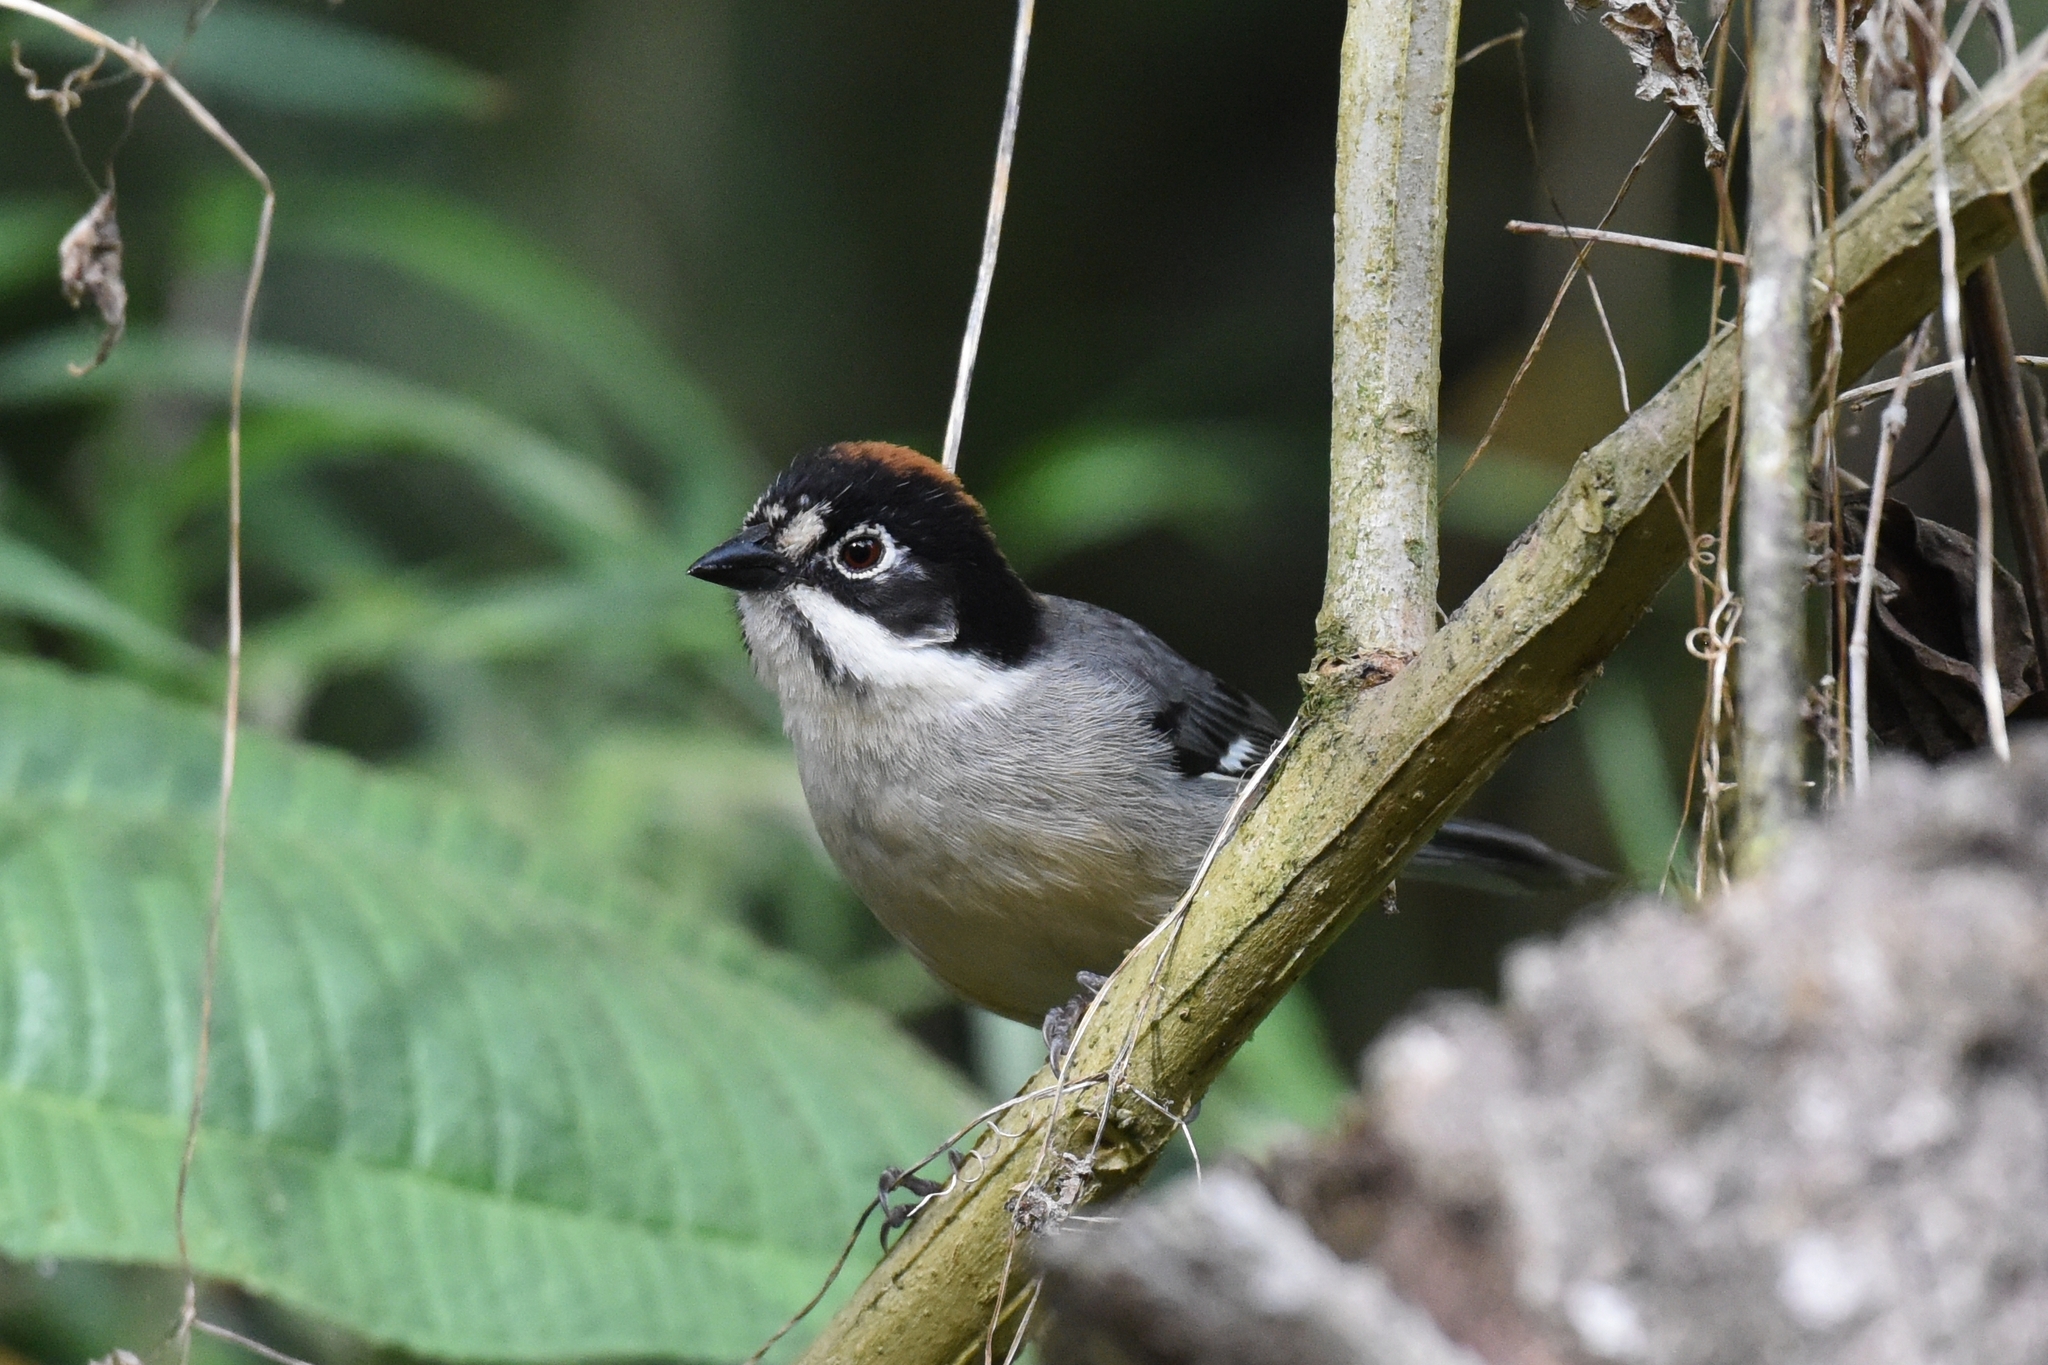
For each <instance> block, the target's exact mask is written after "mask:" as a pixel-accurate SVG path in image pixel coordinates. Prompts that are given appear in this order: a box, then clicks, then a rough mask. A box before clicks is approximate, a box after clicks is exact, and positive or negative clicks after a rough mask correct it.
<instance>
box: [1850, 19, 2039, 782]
mask: <svg viewBox="0 0 2048 1365" xmlns="http://www.w3.org/2000/svg"><path fill="white" fill-rule="evenodd" d="M1935 52H1936V54H1937V58H1938V59H1937V60H1936V62H1935V64H1934V71H1933V73H1932V74H1931V75H1929V77H1928V78H1927V141H1928V142H1929V143H1930V144H1931V145H1932V147H1933V153H1932V155H1933V158H1934V169H1933V199H1934V222H1935V230H1936V232H1937V233H1938V234H1939V236H1940V241H1941V327H1942V338H1943V340H1945V341H1946V342H1947V343H1948V367H1949V377H1950V379H1951V380H1952V381H1953V382H1954V384H1955V390H1956V413H1957V415H1958V416H1959V417H1960V418H1961V419H1962V424H1963V441H1964V444H1965V445H1966V446H1967V447H1968V448H1969V452H1970V486H1971V491H1972V492H1973V493H1974V494H1975V495H1976V500H1977V581H1976V590H1977V591H1976V608H1977V613H1976V615H1977V688H1978V692H1979V694H1980V695H1981V696H1982V697H1983V700H1984V729H1985V733H1986V734H1987V735H1988V736H1989V737H1990V740H1991V750H1992V752H1993V753H1995V754H1997V755H1998V756H1999V758H2000V759H2003V760H2006V761H2010V760H2011V758H2012V744H2011V741H2010V740H2008V739H2007V737H2006V732H2005V692H2004V689H2003V688H2002V687H2001V686H2000V685H1999V678H1998V641H1997V634H1996V630H1995V628H1994V621H1993V615H1992V575H1993V574H1994V573H1995V572H1996V565H1995V564H1994V562H1993V560H1992V557H1991V546H1992V534H1993V530H1992V528H1993V522H1992V511H1991V466H1990V462H1989V460H1988V459H1987V458H1986V456H1985V454H1984V430H1983V427H1982V425H1981V423H1980V422H1979V420H1978V417H1977V399H1976V395H1974V394H1973V393H1971V392H1970V378H1969V371H1968V369H1967V368H1966V366H1965V363H1964V351H1963V291H1962V283H1961V281H1960V279H1959V278H1958V275H1957V268H1956V229H1955V222H1954V205H1953V203H1952V197H1951V190H1950V185H1949V174H1948V155H1947V150H1946V148H1945V147H1944V145H1943V142H1942V123H1943V113H1942V102H1943V99H1944V96H1945V95H1946V92H1947V89H1948V82H1949V75H1950V68H1951V64H1952V61H1953V58H1952V56H1951V53H1950V49H1949V47H1948V46H1947V45H1946V44H1940V45H1937V46H1936V47H1935ZM1873 515H1875V512H1873Z"/></svg>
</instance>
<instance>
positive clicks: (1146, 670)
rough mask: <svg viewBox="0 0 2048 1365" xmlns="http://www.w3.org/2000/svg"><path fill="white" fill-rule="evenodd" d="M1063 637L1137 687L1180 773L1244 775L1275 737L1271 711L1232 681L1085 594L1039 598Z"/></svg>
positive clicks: (1277, 731) (1091, 661)
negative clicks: (1090, 600)
mask: <svg viewBox="0 0 2048 1365" xmlns="http://www.w3.org/2000/svg"><path fill="white" fill-rule="evenodd" d="M1044 601H1045V605H1046V608H1047V610H1048V611H1049V612H1050V613H1052V617H1053V620H1052V623H1051V624H1052V626H1053V629H1054V631H1055V633H1056V637H1057V638H1058V639H1059V640H1060V641H1061V643H1063V644H1070V645H1071V646H1072V647H1073V648H1075V649H1077V650H1083V651H1085V652H1086V654H1087V656H1088V663H1089V665H1090V666H1091V667H1096V668H1108V669H1111V670H1114V671H1115V672H1118V673H1120V674H1122V675H1124V677H1125V678H1127V679H1128V680H1130V681H1132V682H1135V683H1136V684H1137V685H1138V686H1139V688H1140V689H1142V691H1143V693H1144V695H1145V698H1146V705H1147V706H1148V708H1149V715H1148V718H1149V719H1150V721H1151V723H1152V728H1153V729H1154V730H1157V731H1158V732H1159V733H1160V734H1161V735H1163V736H1164V737H1165V738H1166V740H1167V743H1168V744H1169V745H1170V746H1171V748H1172V756H1173V765H1174V767H1175V768H1176V769H1177V770H1178V771H1179V772H1180V774H1181V776H1183V777H1210V776H1215V777H1243V776H1244V775H1245V774H1247V773H1249V772H1251V771H1252V770H1253V769H1255V768H1257V767H1258V766H1259V763H1260V761H1261V760H1263V759H1264V758H1265V756H1266V755H1267V753H1269V752H1270V751H1271V750H1272V748H1273V745H1274V744H1275V743H1276V742H1278V740H1279V738H1280V726H1279V724H1278V723H1277V722H1276V721H1274V719H1273V716H1272V713H1271V712H1269V711H1268V710H1266V708H1265V707H1263V706H1261V705H1259V704H1258V703H1257V702H1255V701H1253V700H1252V699H1251V698H1250V697H1248V696H1246V695H1245V694H1244V693H1243V692H1241V691H1239V690H1238V689H1237V688H1235V687H1232V686H1231V685H1230V684H1229V683H1227V682H1225V681H1223V679H1221V678H1219V677H1217V676H1216V675H1215V674H1213V673H1211V672H1209V671H1208V670H1207V669H1204V668H1197V667H1196V666H1195V665H1193V664H1191V663H1189V662H1188V661H1187V660H1186V659H1183V658H1182V657H1181V656H1180V655H1179V654H1177V653H1175V652H1174V650H1173V647H1172V646H1170V645H1168V644H1167V643H1166V642H1165V641H1164V640H1162V639H1160V638H1159V637H1158V636H1156V635H1154V634H1153V633H1152V632H1151V631H1149V630H1146V629H1145V628H1144V627H1143V626H1141V625H1139V624H1138V623H1137V622H1135V621H1131V620H1128V619H1126V618H1125V617H1122V616H1119V615H1117V614H1116V613H1115V612H1113V611H1108V610H1106V609H1104V608H1102V607H1095V606H1090V605H1089V604H1088V603H1086V602H1074V601H1070V600H1069V599H1067V598H1064V597H1047V598H1045V599H1044Z"/></svg>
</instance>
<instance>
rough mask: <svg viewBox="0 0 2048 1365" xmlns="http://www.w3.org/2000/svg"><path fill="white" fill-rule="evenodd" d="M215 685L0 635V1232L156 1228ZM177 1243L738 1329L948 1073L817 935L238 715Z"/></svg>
mask: <svg viewBox="0 0 2048 1365" xmlns="http://www.w3.org/2000/svg"><path fill="white" fill-rule="evenodd" d="M215 739H216V737H215V735H214V728H213V720H212V718H211V717H209V716H206V715H204V714H202V713H199V712H193V711H187V710H183V709H180V708H176V707H172V706H168V705H166V704H164V703H162V702H160V701H157V700H153V699H151V698H149V697H148V696H146V695H145V694H143V693H142V692H140V691H138V690H135V689H132V688H129V687H126V686H122V685H114V684H108V683H92V682H84V681H80V680H78V679H76V678H73V677H70V676H67V675H64V674H62V673H60V672H58V671H57V670H54V669H51V668H47V667H42V666H33V665H24V664H19V663H6V664H0V1252H4V1253H5V1254H7V1255H10V1256H15V1257H21V1258H34V1257H44V1256H50V1257H59V1258H78V1259H97V1260H110V1261H130V1262H147V1263H156V1264H165V1263H169V1262H170V1261H172V1259H173V1257H174V1247H173V1244H172V1238H171V1223H170V1212H171V1189H172V1182H173V1176H174V1173H175V1170H176V1165H177V1154H178V1146H179V1139H180V1135H181V1130H182V1127H183V1114H184V1106H185V1095H186V1088H187V1086H188V1084H189V1082H190V1077H191V1067H192V1055H193V1043H194V1032H195V1020H196V1018H197V1012H198V998H197V995H198V992H197V981H198V972H199V962H200V952H201V941H202V934H203V917H204V901H205V888H206V886H207V882H208V877H209V873H210V868H211V862H212V834H211V823H212V820H211V810H212V804H213V800H214V784H215V763H216V755H215ZM217 1011H218V1012H217V1015H216V1021H217V1032H216V1035H215V1036H216V1051H215V1054H214V1063H213V1066H214V1070H213V1084H212V1088H211V1090H210V1092H209V1096H208V1102H207V1110H206V1116H207V1117H206V1129H205V1134H204V1137H203V1139H202V1142H201V1145H200V1154H199V1161H198V1165H197V1168H196V1172H195V1176H194V1184H193V1189H192V1199H191V1207H190V1211H191V1220H192V1249H193V1257H194V1260H195V1262H196V1263H197V1265H198V1267H199V1269H200V1270H201V1272H202V1273H204V1274H206V1275H209V1276H215V1277H219V1278H222V1279H226V1280H230V1281H233V1282H235V1283H238V1284H241V1285H245V1286H247V1287H248V1288H249V1289H251V1290H253V1291H255V1292H257V1293H260V1294H264V1295H269V1296H272V1297H275V1298H276V1299H278V1300H280V1301H282V1302H285V1303H288V1304H291V1305H294V1306H296V1307H298V1308H301V1309H304V1310H307V1311H310V1312H312V1313H315V1314H318V1315H320V1316H323V1317H326V1318H328V1319H330V1320H332V1321H334V1322H337V1323H339V1324H341V1325H343V1326H345V1327H348V1328H350V1329H352V1330H353V1331H356V1332H358V1333H361V1334H362V1335H364V1336H366V1337H369V1338H371V1339H373V1340H377V1341H382V1342H389V1343H392V1344H395V1345H398V1346H401V1347H403V1348H405V1349H407V1350H409V1351H412V1352H415V1353H418V1354H422V1355H429V1356H437V1357H444V1358H451V1359H496V1360H542V1359H568V1358H581V1359H588V1358H592V1357H598V1356H624V1355H635V1356H656V1355H659V1356H668V1357H681V1358H689V1359H714V1358H726V1359H729V1358H732V1357H734V1356H737V1355H741V1354H744V1353H745V1352H747V1351H748V1350H750V1349H752V1347H753V1346H754V1345H756V1344H757V1343H758V1341H759V1340H760V1339H761V1338H762V1337H763V1336H764V1335H765V1334H766V1333H767V1332H768V1331H769V1330H771V1329H772V1328H773V1327H774V1326H775V1325H776V1324H777V1323H778V1322H779V1321H780V1320H781V1319H782V1318H783V1317H784V1316H785V1315H786V1314H787V1313H788V1312H789V1311H791V1310H792V1309H793V1308H794V1307H795V1306H796V1305H798V1304H799V1303H801V1302H802V1301H803V1299H804V1298H805V1297H806V1296H807V1295H808V1294H809V1293H810V1291H811V1290H812V1289H813V1288H815V1287H816V1285H817V1283H818V1282H819V1278H820V1276H821V1275H822V1274H823V1272H824V1270H825V1268H826V1266H827V1265H828V1264H829V1263H830V1261H831V1259H832V1256H833V1255H834V1254H835V1253H836V1251H837V1250H838V1247H839V1245H840V1242H841V1240H842V1238H843V1237H844V1236H845V1233H846V1230H847V1229H848V1228H849V1227H850V1225H851V1220H852V1218H853V1217H854V1215H855V1214H856V1213H857V1211H858V1210H859V1208H860V1207H861V1205H862V1204H863V1203H864V1202H865V1201H866V1199H867V1198H868V1197H869V1196H870V1195H872V1193H873V1191H874V1181H875V1177H876V1175H877V1174H878V1173H879V1171H880V1170H881V1168H882V1167H883V1166H885V1165H887V1164H891V1163H901V1162H903V1161H905V1160H906V1159H912V1158H915V1157H919V1156H922V1155H923V1154H924V1152H925V1151H926V1150H928V1149H929V1148H930V1147H932V1146H934V1145H936V1143H937V1142H939V1141H940V1140H941V1139H942V1138H943V1137H944V1136H945V1135H946V1134H947V1132H948V1131H949V1130H950V1128H951V1126H952V1125H953V1124H954V1123H956V1122H957V1121H959V1120H960V1118H961V1117H962V1116H963V1115H964V1114H965V1113H966V1112H968V1110H969V1108H970V1105H971V1102H970V1101H969V1099H968V1097H967V1096H966V1095H965V1094H964V1093H963V1090H962V1088H961V1087H960V1086H959V1085H958V1083H957V1082H955V1081H954V1080H953V1079H952V1078H951V1077H950V1076H949V1075H948V1074H947V1073H945V1072H944V1071H942V1070H941V1069H940V1068H939V1067H938V1066H936V1065H935V1064H933V1063H931V1062H929V1061H928V1060H925V1059H924V1058H923V1056H922V1054H921V1053H920V1052H919V1051H918V1049H917V1048H916V1047H915V1046H914V1045H912V1044H910V1043H909V1042H908V1041H907V1040H905V1039H904V1038H903V1037H902V1035H900V1034H898V1033H896V1032H895V1031H894V1030H893V1029H891V1028H890V1027H889V1026H888V1025H887V1024H886V1023H885V1022H884V1021H883V1020H881V1019H880V1018H879V1017H878V1016H876V1015H875V1014H873V1013H872V1012H870V1011H867V1010H864V1009H861V1008H859V1007H856V1006H853V1005H850V1004H847V1003H845V1002H844V1001H842V1000H840V999H839V998H837V997H836V996H834V995H833V994H832V993H831V992H830V991H829V990H828V989H827V988H825V987H824V986H823V985H822V984H821V983H820V980H819V978H817V976H816V975H815V974H814V973H813V972H812V971H811V970H810V969H808V968H805V967H802V966H800V965H797V964H794V963H792V962H790V961H789V960H787V959H784V958H780V957H777V956H775V955H772V954H769V953H767V952H765V951H764V950H762V949H760V948H758V947H756V946H754V945H752V944H751V943H750V942H749V941H748V940H746V939H745V938H744V937H743V936H741V935H739V934H738V933H737V932H735V931H733V930H731V929H729V928H723V927H721V926H718V925H716V924H712V923H708V922H704V921H701V920H697V919H693V918H690V917H686V916H684V917H679V916H677V915H676V913H675V912H674V911H673V910H672V909H664V908H663V907H662V906H661V905H659V904H654V903H651V902H649V901H648V900H647V899H646V897H645V895H644V893H640V892H636V891H635V890H634V889H633V888H632V887H631V886H629V885H622V884H617V883H613V882H607V881H605V880H602V879H600V878H599V877H597V876H596V875H594V874H592V873H589V872H586V871H584V870H582V869H580V868H578V867H577V866H576V865H575V864H574V863H573V862H571V861H565V860H563V859H562V858H560V857H558V856H553V855H549V854H547V853H545V852H544V851H540V850H537V849H536V848H534V847H533V846H531V845H529V844H528V843H526V842H523V841H522V840H520V839H518V838H516V837H514V836H513V835H511V834H509V833H507V832H505V831H504V830H502V829H500V828H498V827H496V826H494V825H492V824H491V823H490V822H488V821H487V820H485V819H483V818H482V817H481V816H479V815H477V814H476V813H475V812H474V811H473V810H472V809H470V808H469V807H467V806H465V805H464V804H463V803H462V802H461V801H459V800H458V799H456V798H454V797H452V796H449V795H446V794H443V793H441V792H438V791H436V790H435V789H433V788H431V787H428V786H426V785H424V784H420V783H415V782H411V781H404V780H399V779H395V778H391V777H380V776H375V775H372V774H370V773H368V772H366V771H364V770H362V769H360V768H359V767H357V766H355V765H353V764H351V763H349V762H347V761H345V760H342V759H339V758H337V757H333V756H328V755H322V754H319V753H315V752H311V751H307V750H303V749H294V748H291V747H288V746H285V745H282V744H280V743H277V742H274V741H269V740H266V739H265V738H264V737H263V736H261V735H254V734H252V735H247V736H245V738H244V748H243V766H242V772H241V781H240V785H239V788H238V795H237V800H236V805H235V819H234V835H233V842H232V846H231V863H230V867H229V874H228V896H227V907H226V918H225V927H224V933H223V939H222V957H221V976H220V990H219V994H218V1001H217Z"/></svg>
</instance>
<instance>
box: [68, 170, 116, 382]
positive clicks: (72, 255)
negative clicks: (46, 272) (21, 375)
mask: <svg viewBox="0 0 2048 1365" xmlns="http://www.w3.org/2000/svg"><path fill="white" fill-rule="evenodd" d="M57 263H58V273H57V278H58V280H59V281H60V282H61V283H62V284H63V286H64V297H65V298H66V299H69V300H70V301H71V306H72V307H73V308H76V307H78V306H79V305H80V304H82V303H84V302H85V301H86V300H87V299H88V298H89V299H91V300H92V302H93V306H94V307H96V308H98V309H99V310H100V320H101V321H103V322H105V323H106V325H107V328H106V331H104V332H102V333H101V334H100V348H99V351H98V353H97V354H95V355H94V356H93V358H92V360H91V361H89V362H88V363H86V364H84V365H73V366H71V367H70V368H71V373H73V374H74V375H82V374H90V373H91V372H92V371H94V370H96V369H98V368H99V367H100V366H101V365H104V364H105V363H106V360H107V357H108V356H109V355H112V354H113V351H114V347H115V345H117V344H118V343H119V342H120V340H121V336H122V334H123V333H125V332H126V331H127V330H128V286H127V284H126V283H125V282H124V281H123V280H122V278H121V224H120V223H119V222H118V221H117V220H116V219H115V217H114V192H113V191H112V190H108V191H107V192H106V193H105V194H103V195H101V196H100V197H99V198H98V199H96V200H95V201H93V206H92V207H91V208H89V209H87V210H86V211H85V216H84V217H83V218H80V219H79V220H78V221H77V222H76V223H73V224H72V225H71V231H69V232H67V233H65V234H64V240H63V241H61V242H59V243H58V244H57Z"/></svg>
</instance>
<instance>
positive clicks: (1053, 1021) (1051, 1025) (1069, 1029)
mask: <svg viewBox="0 0 2048 1365" xmlns="http://www.w3.org/2000/svg"><path fill="white" fill-rule="evenodd" d="M1074 980H1076V981H1078V982H1079V983H1080V984H1081V989H1080V990H1078V991H1076V992H1075V993H1074V998H1073V999H1071V1000H1069V1001H1067V1003H1066V1004H1064V1005H1054V1006H1053V1007H1052V1008H1051V1009H1049V1010H1047V1011H1046V1012H1045V1023H1044V1025H1043V1026H1042V1027H1041V1032H1043V1033H1044V1034H1045V1055H1046V1058H1047V1060H1048V1061H1050V1062H1051V1063H1052V1069H1053V1070H1054V1071H1055V1072H1061V1071H1064V1070H1065V1068H1066V1064H1067V1053H1068V1052H1069V1051H1071V1050H1072V1049H1073V1046H1074V1030H1075V1029H1077V1028H1079V1027H1080V1025H1081V1016H1082V1015H1084V1014H1086V1013H1087V1012H1088V1006H1090V1005H1091V1004H1093V1003H1094V1002H1095V997H1096V995H1097V994H1099V993H1100V992H1101V990H1102V988H1103V987H1104V986H1105V985H1107V984H1108V983H1109V978H1108V977H1106V976H1102V975H1100V974H1099V973H1096V972H1076V973H1074Z"/></svg>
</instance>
